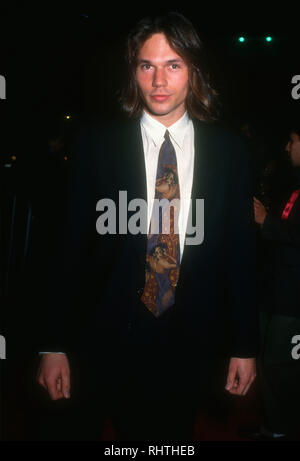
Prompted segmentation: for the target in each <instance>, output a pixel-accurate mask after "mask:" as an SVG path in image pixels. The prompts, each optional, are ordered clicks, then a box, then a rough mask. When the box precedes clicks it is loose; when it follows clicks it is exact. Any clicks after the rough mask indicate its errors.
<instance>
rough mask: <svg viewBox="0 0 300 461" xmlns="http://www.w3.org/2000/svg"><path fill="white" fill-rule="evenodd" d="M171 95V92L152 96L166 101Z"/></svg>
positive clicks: (156, 99) (159, 100)
mask: <svg viewBox="0 0 300 461" xmlns="http://www.w3.org/2000/svg"><path fill="white" fill-rule="evenodd" d="M170 96H171V95H170V94H153V95H151V98H152V99H154V101H158V102H161V101H166V100H167V99H168V98H169V97H170Z"/></svg>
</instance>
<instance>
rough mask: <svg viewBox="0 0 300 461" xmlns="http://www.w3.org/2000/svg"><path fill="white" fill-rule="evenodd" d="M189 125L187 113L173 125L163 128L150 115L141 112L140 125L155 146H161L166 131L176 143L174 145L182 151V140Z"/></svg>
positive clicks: (163, 126)
mask: <svg viewBox="0 0 300 461" xmlns="http://www.w3.org/2000/svg"><path fill="white" fill-rule="evenodd" d="M189 123H190V118H189V116H188V113H187V111H185V113H184V114H183V116H182V117H181V118H180V119H179V120H177V122H175V123H173V125H171V126H169V127H168V128H167V127H165V125H163V124H162V123H160V122H158V121H157V120H155V119H154V118H153V117H151V115H149V114H148V113H147V112H145V111H144V112H143V115H142V118H141V124H142V126H143V127H144V129H145V130H146V133H147V135H148V136H149V138H150V139H151V140H152V141H153V143H154V144H155V146H157V145H159V144H161V143H162V142H163V140H164V136H165V132H166V130H168V131H169V133H170V136H171V138H172V139H173V140H174V141H175V142H176V144H177V145H178V146H179V147H180V148H181V149H182V148H183V140H184V136H185V134H186V131H187V128H188V126H189Z"/></svg>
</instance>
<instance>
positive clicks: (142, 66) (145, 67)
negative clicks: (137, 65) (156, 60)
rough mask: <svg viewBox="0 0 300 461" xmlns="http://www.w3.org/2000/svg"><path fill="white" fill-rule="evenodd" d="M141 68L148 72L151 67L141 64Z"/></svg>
mask: <svg viewBox="0 0 300 461" xmlns="http://www.w3.org/2000/svg"><path fill="white" fill-rule="evenodd" d="M141 68H142V69H144V70H149V69H150V68H151V65H150V64H142V65H141Z"/></svg>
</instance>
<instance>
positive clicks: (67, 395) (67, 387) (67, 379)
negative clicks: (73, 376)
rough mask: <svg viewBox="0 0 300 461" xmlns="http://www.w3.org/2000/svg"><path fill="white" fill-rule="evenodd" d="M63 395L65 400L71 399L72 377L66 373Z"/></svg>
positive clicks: (63, 374)
mask: <svg viewBox="0 0 300 461" xmlns="http://www.w3.org/2000/svg"><path fill="white" fill-rule="evenodd" d="M62 394H63V396H64V397H65V399H69V398H70V375H69V373H67V372H66V371H65V372H63V373H62Z"/></svg>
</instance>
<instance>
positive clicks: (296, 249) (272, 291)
mask: <svg viewBox="0 0 300 461" xmlns="http://www.w3.org/2000/svg"><path fill="white" fill-rule="evenodd" d="M285 150H286V152H287V154H288V156H289V159H290V162H291V165H292V171H293V180H292V182H291V186H290V188H289V190H287V192H286V193H285V194H283V197H282V200H281V206H280V207H279V209H278V211H276V212H273V211H271V210H270V211H268V210H267V209H266V207H265V206H264V205H263V204H262V202H261V201H260V200H258V199H257V198H256V197H254V215H255V222H256V223H257V224H258V225H259V228H260V233H261V236H262V238H263V239H264V240H265V241H266V242H268V243H269V245H270V251H269V260H268V261H267V266H266V267H267V270H265V273H264V279H263V281H262V287H261V294H260V309H261V355H260V359H259V376H260V380H259V382H260V389H261V397H262V406H263V423H262V426H261V428H260V430H259V431H258V432H254V433H252V434H250V435H249V436H250V438H252V439H255V440H289V439H292V440H293V439H298V438H299V421H298V419H299V414H300V395H299V389H300V361H299V359H300V353H299V352H300V351H299V347H297V338H298V339H299V335H300V293H299V271H300V198H299V196H300V128H299V129H298V128H297V129H293V130H291V132H290V135H289V140H288V142H287V144H286V147H285ZM297 351H298V352H297Z"/></svg>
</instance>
